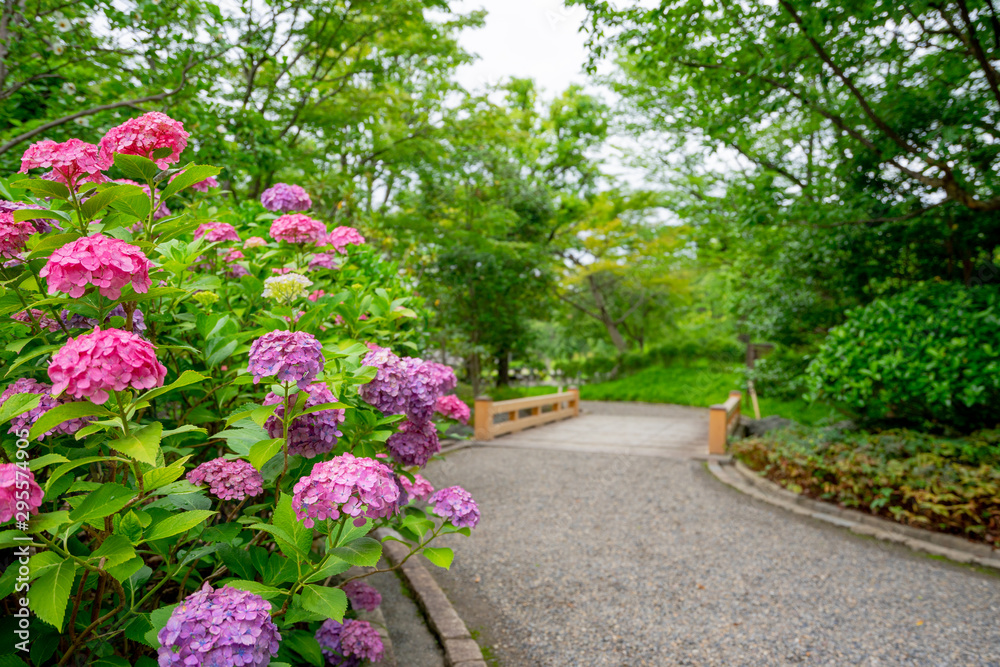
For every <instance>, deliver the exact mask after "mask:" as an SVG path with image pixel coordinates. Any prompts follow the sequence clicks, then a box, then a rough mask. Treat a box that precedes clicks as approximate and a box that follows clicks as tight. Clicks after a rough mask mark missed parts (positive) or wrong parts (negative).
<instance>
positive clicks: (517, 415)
mask: <svg viewBox="0 0 1000 667" xmlns="http://www.w3.org/2000/svg"><path fill="white" fill-rule="evenodd" d="M547 406H550V407H551V409H550V410H548V411H543V410H542V408H543V407H547ZM522 410H528V411H529V414H528V415H527V416H521V411H522ZM502 414H506V415H507V421H501V422H496V421H495V419H494V418H495V417H496V416H497V415H502ZM579 414H580V390H579V389H569V390H567V391H564V392H560V393H558V394H545V395H544V396H531V397H529V398H514V399H511V400H509V401H494V400H493V399H491V398H490V397H489V396H479V397H477V398H476V415H475V422H474V424H475V436H476V440H492V439H493V438H495V437H496V436H498V435H504V434H506V433H514V432H515V431H521V430H524V429H526V428H531V427H532V426H539V425H541V424H548V423H549V422H554V421H559V420H561V419H568V418H570V417H577V416H579Z"/></svg>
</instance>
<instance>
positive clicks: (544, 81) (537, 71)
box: [452, 0, 587, 98]
mask: <svg viewBox="0 0 1000 667" xmlns="http://www.w3.org/2000/svg"><path fill="white" fill-rule="evenodd" d="M452 8H453V9H454V10H455V11H457V12H461V13H466V12H469V11H473V10H476V9H485V10H486V11H487V12H489V14H488V15H487V17H486V26H485V27H484V28H482V29H480V30H467V31H466V32H465V33H464V34H463V35H462V36H461V38H460V42H461V44H462V46H463V47H464V48H465V49H466V50H468V51H470V52H472V53H477V54H479V56H480V59H479V60H478V61H476V62H475V63H474V64H472V65H469V66H467V67H463V68H461V69H460V70H459V71H458V80H459V81H460V82H461V83H462V85H463V86H465V87H466V88H467V89H469V90H475V89H478V88H482V87H483V86H484V85H486V84H494V83H497V82H498V81H499V80H501V79H504V78H508V77H511V76H518V77H526V78H532V79H534V80H535V81H537V82H538V84H539V85H540V86H541V87H542V88H544V91H545V96H546V97H548V98H551V97H553V96H555V95H557V94H558V93H560V92H561V91H562V90H564V89H565V88H566V87H567V86H569V85H570V84H571V83H579V84H583V83H585V82H586V76H585V75H584V72H583V65H584V63H585V62H586V59H587V50H586V48H585V47H584V41H585V40H586V35H584V34H583V33H581V32H579V28H580V24H581V22H582V21H583V19H584V18H585V17H586V11H585V10H584V9H583V8H582V7H579V6H575V7H572V8H566V7H564V6H563V3H562V0H461V1H460V2H456V3H453V4H452Z"/></svg>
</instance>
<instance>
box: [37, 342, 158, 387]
mask: <svg viewBox="0 0 1000 667" xmlns="http://www.w3.org/2000/svg"><path fill="white" fill-rule="evenodd" d="M166 376H167V369H166V367H165V366H164V365H163V364H161V363H160V362H159V361H158V360H157V359H156V350H155V349H154V348H153V344H152V343H150V342H149V341H148V340H145V339H144V338H142V337H140V336H139V335H138V334H135V333H129V332H128V331H121V330H120V329H107V330H104V331H102V330H101V329H100V327H98V328H96V329H94V331H93V332H92V333H88V334H83V335H80V336H77V337H76V338H70V339H69V340H68V341H66V344H65V345H63V346H62V348H61V349H60V350H59V351H58V352H56V353H55V354H53V355H52V361H50V362H49V379H51V380H52V383H53V387H52V393H53V394H61V393H63V392H65V393H67V394H69V395H70V396H72V397H73V398H89V399H90V400H91V401H93V402H94V403H97V404H101V403H104V402H105V401H106V400H108V392H110V391H124V390H125V389H130V388H131V389H152V388H153V387H159V386H161V385H162V384H163V379H164V378H165V377H166Z"/></svg>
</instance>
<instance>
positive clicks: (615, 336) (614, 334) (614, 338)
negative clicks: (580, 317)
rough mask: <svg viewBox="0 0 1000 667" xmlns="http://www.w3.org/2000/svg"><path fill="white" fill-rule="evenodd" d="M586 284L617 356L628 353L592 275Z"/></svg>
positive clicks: (626, 345)
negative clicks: (616, 351)
mask: <svg viewBox="0 0 1000 667" xmlns="http://www.w3.org/2000/svg"><path fill="white" fill-rule="evenodd" d="M587 282H588V283H589V285H590V294H591V296H593V297H594V305H596V306H597V312H598V313H599V314H600V316H601V323H602V324H603V325H604V328H605V329H607V331H608V335H609V336H611V342H612V343H614V346H615V348H616V349H617V350H618V353H619V354H625V353H626V352H628V343H626V342H625V338H624V337H622V332H621V331H619V329H618V325H617V324H615V320H614V318H613V317H611V315H609V314H608V309H607V306H606V305H605V303H604V295H603V294H601V290H600V288H599V287H598V286H597V280H596V279H595V278H594V275H593V274H591V275H590V276H588V277H587Z"/></svg>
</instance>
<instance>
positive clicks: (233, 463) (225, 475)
mask: <svg viewBox="0 0 1000 667" xmlns="http://www.w3.org/2000/svg"><path fill="white" fill-rule="evenodd" d="M186 479H187V481H189V482H191V483H192V484H195V485H198V486H201V485H202V484H208V489H209V491H211V492H212V493H213V494H214V495H215V496H216V497H218V498H220V499H222V500H243V499H244V498H246V497H247V496H258V495H260V494H262V493H264V478H263V477H262V476H261V474H260V473H259V472H257V469H256V468H254V467H253V466H252V465H250V464H249V463H247V462H246V461H244V460H242V459H234V460H230V459H226V458H217V459H212V460H211V461H206V462H205V463H202V464H201V465H200V466H198V467H197V468H195V469H194V470H192V471H191V472H189V473H188V474H187V476H186Z"/></svg>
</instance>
